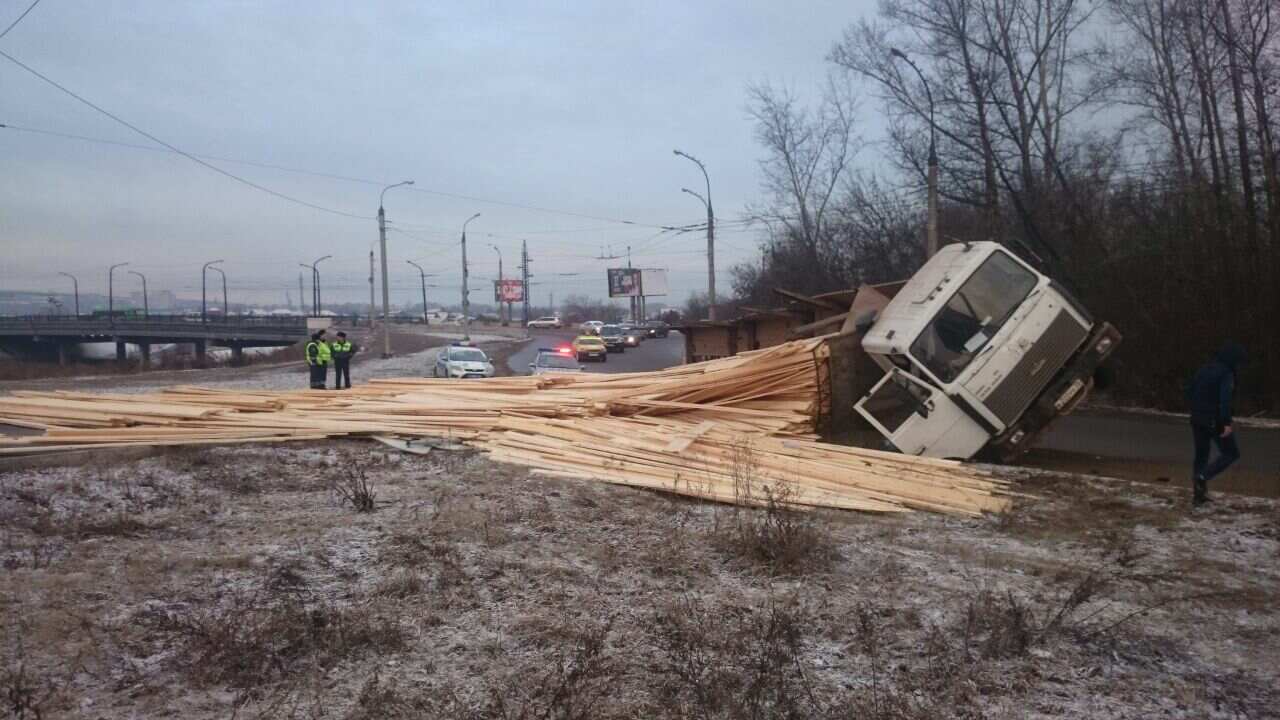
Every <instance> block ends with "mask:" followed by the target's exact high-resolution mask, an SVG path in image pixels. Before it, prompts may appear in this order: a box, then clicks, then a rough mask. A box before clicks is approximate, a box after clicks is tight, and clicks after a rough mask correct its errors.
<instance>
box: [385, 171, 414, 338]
mask: <svg viewBox="0 0 1280 720" xmlns="http://www.w3.org/2000/svg"><path fill="white" fill-rule="evenodd" d="M412 184H413V181H412V180H403V181H401V182H398V183H395V184H393V185H388V186H386V187H384V188H382V193H381V194H379V195H378V244H379V247H380V249H381V251H382V357H384V358H389V357H391V284H390V283H389V282H388V281H387V213H386V211H385V210H383V209H382V202H383V200H384V199H386V196H387V191H388V190H390V189H391V188H396V187H400V186H401V185H412Z"/></svg>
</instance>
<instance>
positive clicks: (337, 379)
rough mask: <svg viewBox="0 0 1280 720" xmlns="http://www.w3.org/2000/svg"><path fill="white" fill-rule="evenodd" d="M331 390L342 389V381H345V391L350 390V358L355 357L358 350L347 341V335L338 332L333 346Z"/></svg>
mask: <svg viewBox="0 0 1280 720" xmlns="http://www.w3.org/2000/svg"><path fill="white" fill-rule="evenodd" d="M332 348H333V389H334V390H341V389H343V381H344V380H345V381H346V389H348V390H350V389H351V356H352V355H355V354H356V352H357V351H358V350H359V348H357V347H356V346H355V345H354V344H353V343H352V342H351V341H350V340H347V334H346V333H344V332H342V331H338V339H337V340H335V341H334V343H333V345H332Z"/></svg>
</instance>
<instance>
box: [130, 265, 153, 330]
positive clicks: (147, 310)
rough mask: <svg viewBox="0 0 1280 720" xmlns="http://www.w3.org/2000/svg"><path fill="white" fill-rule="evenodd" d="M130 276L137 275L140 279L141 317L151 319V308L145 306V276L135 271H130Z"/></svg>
mask: <svg viewBox="0 0 1280 720" xmlns="http://www.w3.org/2000/svg"><path fill="white" fill-rule="evenodd" d="M129 274H130V275H137V276H138V277H140V278H142V317H144V318H149V317H151V307H150V306H149V305H148V304H147V276H146V275H143V274H142V273H140V272H138V271H137V270H130V271H129Z"/></svg>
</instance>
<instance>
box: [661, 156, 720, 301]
mask: <svg viewBox="0 0 1280 720" xmlns="http://www.w3.org/2000/svg"><path fill="white" fill-rule="evenodd" d="M671 152H673V153H675V154H676V155H679V156H680V157H682V158H686V159H688V160H692V161H693V162H694V163H695V164H697V166H698V169H699V170H701V171H702V179H703V180H705V181H706V183H707V196H706V197H705V198H702V202H703V203H704V204H706V206H707V306H708V319H710V320H715V319H716V214H715V211H714V210H712V209H711V178H710V176H708V175H707V166H706V165H703V164H702V161H701V160H699V159H698V158H696V157H694V156H692V155H690V154H689V153H686V152H681V151H679V150H672V151H671Z"/></svg>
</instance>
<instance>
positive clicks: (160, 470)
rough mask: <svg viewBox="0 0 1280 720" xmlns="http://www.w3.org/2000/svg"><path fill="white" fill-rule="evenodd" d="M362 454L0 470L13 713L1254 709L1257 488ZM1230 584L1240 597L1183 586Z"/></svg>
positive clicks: (250, 455)
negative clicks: (622, 482)
mask: <svg viewBox="0 0 1280 720" xmlns="http://www.w3.org/2000/svg"><path fill="white" fill-rule="evenodd" d="M387 456H388V453H386V452H385V451H383V450H382V449H381V448H378V447H374V446H371V445H360V444H357V443H346V442H344V443H315V444H306V445H296V446H294V445H291V446H284V447H277V448H227V449H209V450H202V451H198V452H191V453H187V452H183V453H173V454H168V455H165V456H162V457H159V458H154V459H149V460H145V461H140V462H132V463H127V464H123V465H119V466H103V467H97V468H93V469H81V470H78V471H76V470H73V469H65V470H60V471H38V472H32V473H27V474H23V475H13V476H0V521H2V522H0V527H2V530H0V532H2V533H3V535H0V552H3V553H4V557H5V562H6V567H9V568H11V569H8V570H6V573H7V576H6V577H7V578H11V579H12V580H11V581H10V582H9V583H8V585H7V586H5V587H4V588H3V593H2V594H0V597H2V598H3V599H4V600H5V603H4V604H3V605H0V609H3V612H5V613H6V614H7V616H6V619H7V620H9V622H7V623H6V625H5V626H4V627H8V626H15V625H16V621H17V620H18V619H21V621H22V623H25V625H24V627H26V628H27V633H28V635H27V637H28V638H29V640H30V642H29V643H28V644H27V654H26V656H24V657H20V656H19V655H18V654H17V653H15V651H14V649H13V646H12V643H6V644H4V645H3V646H2V647H0V652H2V653H3V656H2V657H0V669H2V670H3V672H4V673H5V674H3V675H0V681H3V683H5V692H9V689H10V688H17V691H16V694H14V695H11V696H8V697H17V698H19V702H20V703H21V704H22V705H23V706H24V707H26V708H27V709H24V710H23V712H26V713H27V715H26V717H35V715H34V714H32V711H31V710H30V707H31V706H33V705H34V706H35V707H38V708H39V709H40V712H42V713H43V715H44V717H73V718H85V719H86V720H87V719H88V718H98V717H138V718H153V717H175V716H180V717H191V718H193V719H199V720H203V719H204V718H214V717H239V718H273V719H274V718H335V717H336V718H342V717H349V718H428V719H435V718H440V719H443V718H451V719H452V718H463V719H475V720H507V719H509V718H544V717H545V718H601V719H602V720H614V719H618V720H620V719H621V718H639V717H645V718H673V719H674V718H705V719H707V720H747V719H751V720H755V719H757V718H759V719H761V720H763V718H802V717H803V718H814V719H815V720H836V719H837V718H838V719H840V720H853V718H870V719H871V720H881V719H883V720H916V719H919V718H948V717H965V718H971V717H1014V716H1026V715H1038V716H1061V717H1092V716H1099V715H1106V714H1111V715H1131V716H1135V717H1138V716H1162V715H1178V714H1182V715H1208V714H1211V713H1212V712H1214V709H1213V708H1215V707H1218V708H1224V709H1225V710H1222V712H1225V713H1227V714H1230V713H1235V714H1236V715H1237V716H1240V717H1262V716H1266V714H1267V712H1270V708H1271V707H1274V706H1275V705H1276V704H1277V703H1280V691H1277V690H1276V687H1277V685H1276V683H1274V682H1273V680H1274V678H1275V675H1274V671H1273V670H1272V669H1271V668H1273V667H1274V662H1280V657H1277V656H1276V651H1275V647H1276V646H1275V644H1274V643H1272V642H1270V641H1271V640H1273V639H1274V637H1276V636H1277V634H1280V621H1278V620H1277V619H1276V616H1275V614H1274V608H1273V603H1269V602H1263V601H1262V600H1264V599H1267V598H1269V597H1274V589H1275V587H1276V585H1275V583H1274V580H1275V578H1276V574H1275V571H1274V570H1273V568H1272V566H1270V565H1268V564H1267V563H1265V562H1261V561H1259V560H1258V553H1259V552H1271V551H1272V550H1273V549H1274V548H1275V543H1276V542H1277V540H1276V538H1274V537H1272V536H1271V534H1270V531H1269V529H1270V528H1271V527H1273V523H1274V517H1273V516H1274V506H1273V505H1271V504H1268V503H1265V502H1262V501H1259V504H1258V505H1257V506H1256V507H1254V506H1251V505H1250V506H1246V505H1244V504H1243V503H1240V502H1234V501H1232V500H1231V499H1230V498H1224V500H1223V503H1224V504H1225V505H1227V506H1230V508H1231V509H1232V512H1219V513H1217V514H1214V515H1210V516H1203V515H1198V516H1195V517H1192V518H1190V519H1185V518H1184V519H1181V520H1178V519H1175V520H1169V519H1168V518H1166V517H1163V516H1162V515H1161V516H1159V517H1153V518H1152V520H1153V521H1155V520H1159V522H1158V523H1157V524H1154V525H1149V524H1146V523H1145V521H1143V520H1142V518H1143V517H1144V516H1143V515H1141V514H1135V512H1136V511H1135V510H1133V509H1131V508H1130V507H1129V506H1133V507H1136V508H1138V509H1139V510H1141V508H1143V507H1154V508H1156V509H1157V510H1160V508H1162V506H1161V505H1160V503H1159V502H1157V501H1159V500H1160V499H1161V497H1160V496H1159V495H1158V494H1153V495H1142V494H1141V492H1142V491H1144V490H1145V488H1138V489H1137V490H1132V491H1130V493H1129V494H1130V495H1131V497H1129V498H1128V499H1127V501H1126V502H1124V503H1123V504H1119V503H1117V502H1116V500H1117V497H1118V496H1120V493H1117V492H1113V491H1112V490H1111V489H1110V488H1095V487H1093V486H1091V485H1080V486H1073V487H1071V488H1069V489H1065V490H1064V491H1063V492H1062V493H1061V494H1057V493H1051V492H1050V491H1049V489H1048V488H1037V490H1038V491H1039V492H1040V494H1042V495H1043V496H1044V497H1043V498H1042V499H1040V500H1038V501H1036V502H1034V503H1028V504H1027V505H1025V506H1023V507H1022V508H1020V510H1019V512H1022V513H1026V515H1027V517H1029V518H1031V520H1028V521H1025V522H1024V521H1019V522H1000V521H997V520H995V519H972V520H970V519H951V518H938V517H931V516H925V515H915V516H894V517H872V516H865V515H859V514H853V513H844V514H835V513H832V514H815V513H810V512H805V511H800V510H796V509H795V508H793V507H792V506H791V505H790V504H789V503H788V502H786V499H787V498H786V496H785V483H783V484H782V485H781V486H777V487H776V488H775V486H773V485H770V486H769V488H768V489H767V490H766V489H765V488H763V487H761V486H760V485H759V483H757V482H756V477H755V474H754V471H753V469H752V467H751V463H750V462H749V452H746V451H744V453H743V460H742V462H741V463H740V465H741V468H740V471H739V472H740V479H741V483H740V485H741V487H742V490H743V492H750V493H752V495H751V496H752V497H753V498H756V499H757V500H759V505H760V507H758V508H756V509H752V510H740V511H736V512H735V511H734V510H732V509H729V508H723V507H720V508H717V507H714V506H710V505H707V504H705V503H699V502H695V501H691V500H686V499H675V498H669V497H666V496H664V495H661V494H657V493H646V492H637V491H634V490H629V489H625V488H615V487H610V486H603V485H590V484H583V483H575V482H570V481H561V480H546V479H543V478H538V477H535V476H532V475H529V474H528V473H525V472H523V471H521V470H519V469H517V468H513V467H510V466H500V465H495V464H492V463H489V462H487V461H485V460H484V459H483V458H475V457H462V456H456V457H455V456H452V455H449V456H446V455H444V454H440V456H439V457H437V455H435V454H433V455H431V456H427V457H423V458H417V457H415V458H404V459H397V460H395V461H394V462H393V461H391V460H387V459H386V457H387ZM353 464H354V465H358V466H360V467H363V468H365V471H364V472H365V474H366V475H367V478H368V481H369V482H370V483H371V484H373V483H376V485H377V489H378V498H377V500H378V503H377V507H378V511H377V512H374V513H357V512H352V511H351V510H350V506H346V505H344V506H342V507H339V506H337V505H336V504H335V503H334V497H333V495H332V492H331V491H330V490H329V486H328V479H329V478H330V477H332V476H333V474H335V473H341V472H347V471H348V470H349V468H350V467H351V466H352V465H353ZM226 467H235V468H236V469H237V471H238V472H239V473H240V474H241V476H242V477H244V478H248V479H249V480H248V481H247V482H245V483H241V482H239V481H238V480H236V479H235V478H234V477H231V476H229V475H225V474H222V471H221V468H226ZM273 473H275V474H273ZM775 491H776V492H782V493H784V494H783V495H782V496H777V495H773V496H772V502H770V499H771V494H772V493H774V492H775ZM1158 492H1159V490H1156V491H1153V493H1158ZM1233 502H1234V504H1233ZM1089 513H1099V514H1103V515H1108V514H1116V515H1118V516H1119V515H1123V516H1126V517H1136V518H1138V519H1139V522H1140V523H1142V524H1140V525H1138V526H1136V527H1131V528H1127V529H1126V528H1124V527H1123V525H1124V524H1123V523H1121V522H1119V521H1115V522H1113V518H1111V517H1110V516H1108V517H1097V518H1095V517H1092V516H1091V515H1090V514H1089ZM121 518H123V521H121ZM130 518H132V519H133V520H134V521H137V522H140V523H143V524H144V525H145V529H143V528H138V527H134V528H132V529H131V528H129V527H128V523H129V519H130ZM81 521H84V522H81ZM95 522H96V523H100V524H101V526H102V527H103V528H104V530H103V532H104V533H108V532H118V534H114V535H112V534H94V532H96V531H94V530H92V528H94V527H97V525H95V524H94V523H95ZM1037 523H1041V524H1043V525H1045V526H1047V527H1050V528H1051V529H1052V532H1043V531H1042V530H1041V529H1039V528H1036V527H1028V525H1034V524H1037ZM1072 523H1075V526H1076V529H1075V530H1074V531H1071V530H1070V527H1071V524H1072ZM113 525H115V526H119V527H118V531H117V530H107V529H106V528H110V527H111V526H113ZM1136 548H1141V549H1142V550H1143V551H1144V552H1147V553H1152V554H1151V555H1144V554H1142V553H1139V552H1136V551H1135V549H1136ZM1192 557H1194V558H1195V561H1194V562H1187V558H1192ZM1268 557H1269V556H1268ZM1232 588H1236V589H1240V591H1241V592H1246V591H1247V592H1248V593H1250V594H1249V595H1248V598H1250V599H1249V600H1248V602H1245V601H1244V600H1241V599H1240V596H1238V595H1228V596H1222V597H1215V598H1213V599H1212V601H1211V602H1210V601H1206V600H1204V599H1203V598H1199V599H1198V598H1197V597H1196V596H1195V594H1196V593H1201V592H1205V591H1207V590H1211V589H1212V590H1225V589H1232ZM1268 593H1270V595H1268ZM1188 627H1194V628H1196V629H1195V631H1194V632H1188V631H1187V628H1188ZM1227 647H1231V648H1239V649H1240V653H1239V654H1238V655H1231V654H1229V653H1227V652H1226V651H1225V650H1224V648H1227ZM1206 657H1212V658H1213V662H1212V664H1210V663H1209V662H1207V661H1206V660H1205V659H1204V658H1206ZM1116 687H1123V688H1124V694H1123V697H1119V696H1116V695H1115V694H1114V693H1113V692H1112V690H1113V689H1114V688H1116ZM53 688H57V690H56V691H54V690H52V689H53ZM1100 698H1105V700H1106V703H1109V704H1107V705H1100V704H1098V703H1100V702H1102V701H1101V700H1100ZM89 701H91V703H90V702H89ZM1179 705H1180V706H1181V709H1179V707H1178V706H1179ZM3 709H4V710H5V711H9V710H10V708H9V707H8V706H6V707H4V708H3ZM16 713H17V711H16V710H15V711H12V712H10V714H11V715H13V714H16Z"/></svg>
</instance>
